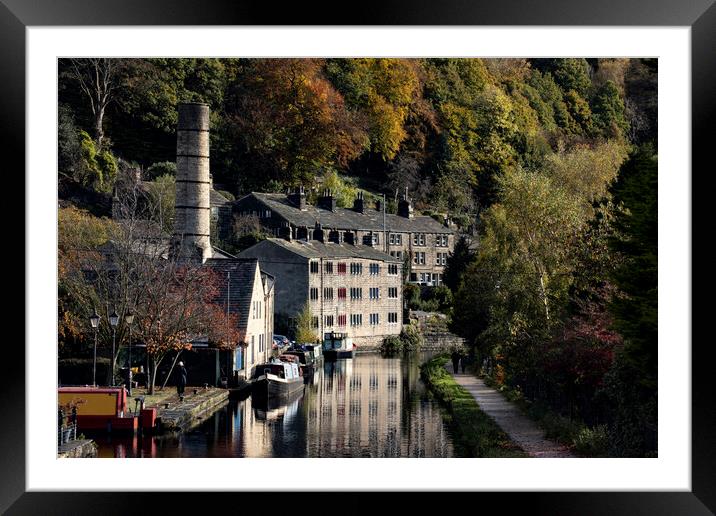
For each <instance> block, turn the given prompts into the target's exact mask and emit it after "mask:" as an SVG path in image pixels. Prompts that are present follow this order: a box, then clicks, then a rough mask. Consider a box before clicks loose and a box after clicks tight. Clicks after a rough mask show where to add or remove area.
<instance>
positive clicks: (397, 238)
mask: <svg viewBox="0 0 716 516" xmlns="http://www.w3.org/2000/svg"><path fill="white" fill-rule="evenodd" d="M388 242H389V243H390V245H403V235H401V234H400V233H391V234H390V237H389V239H388Z"/></svg>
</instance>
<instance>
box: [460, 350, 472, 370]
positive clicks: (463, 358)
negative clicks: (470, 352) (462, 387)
mask: <svg viewBox="0 0 716 516" xmlns="http://www.w3.org/2000/svg"><path fill="white" fill-rule="evenodd" d="M469 360H470V358H469V357H468V356H467V355H466V354H465V353H463V354H461V355H460V369H461V370H462V374H465V366H466V365H467V362H468V361H469Z"/></svg>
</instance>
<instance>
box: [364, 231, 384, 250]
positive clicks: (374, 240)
mask: <svg viewBox="0 0 716 516" xmlns="http://www.w3.org/2000/svg"><path fill="white" fill-rule="evenodd" d="M363 245H369V246H372V247H375V246H377V245H380V238H379V237H378V233H368V234H367V235H363Z"/></svg>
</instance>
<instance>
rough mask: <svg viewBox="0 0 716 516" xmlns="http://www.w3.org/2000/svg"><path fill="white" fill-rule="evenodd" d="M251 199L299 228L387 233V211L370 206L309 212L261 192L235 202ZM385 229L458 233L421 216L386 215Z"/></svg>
mask: <svg viewBox="0 0 716 516" xmlns="http://www.w3.org/2000/svg"><path fill="white" fill-rule="evenodd" d="M249 196H253V197H254V198H255V199H257V200H259V201H260V202H262V203H263V204H265V205H266V207H267V208H268V209H270V210H272V211H274V212H276V213H277V214H279V215H280V216H281V217H283V218H284V219H286V220H288V221H289V222H290V223H291V224H293V225H295V226H308V227H309V228H313V227H314V226H315V225H316V221H318V222H320V223H321V224H322V225H323V227H324V228H331V229H342V230H347V229H350V230H360V231H383V212H382V211H377V210H374V209H372V208H369V207H367V206H366V208H365V210H364V211H363V213H359V212H357V211H355V210H353V209H350V208H336V211H330V210H325V209H323V208H318V207H317V206H312V205H310V204H307V205H306V210H305V211H301V210H300V209H299V208H297V207H296V206H294V205H293V204H292V203H291V202H290V201H289V200H288V198H287V197H286V195H285V194H274V193H261V192H251V193H250V194H248V195H246V196H244V197H242V198H241V199H239V200H237V201H234V202H235V203H239V202H241V201H242V200H243V199H245V198H246V197H249ZM385 230H386V231H394V232H401V233H443V234H445V233H454V231H453V230H452V229H450V228H448V227H446V226H444V225H443V224H440V223H439V222H438V221H437V220H435V219H433V218H432V217H427V216H424V215H420V216H415V217H413V218H411V219H408V218H405V217H401V216H399V215H394V214H391V213H386V215H385Z"/></svg>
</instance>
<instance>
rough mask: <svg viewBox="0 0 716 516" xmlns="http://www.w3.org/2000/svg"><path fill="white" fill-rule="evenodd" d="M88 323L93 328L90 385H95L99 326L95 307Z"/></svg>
mask: <svg viewBox="0 0 716 516" xmlns="http://www.w3.org/2000/svg"><path fill="white" fill-rule="evenodd" d="M89 320H90V324H91V325H92V328H93V329H94V358H93V359H92V385H93V386H94V387H97V329H98V328H99V314H98V313H97V309H96V308H95V309H94V313H93V314H92V315H90V318H89Z"/></svg>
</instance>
